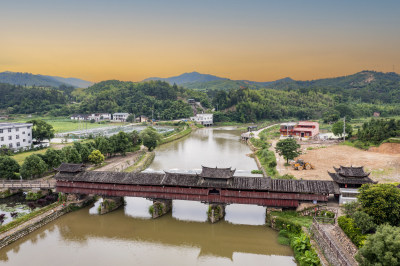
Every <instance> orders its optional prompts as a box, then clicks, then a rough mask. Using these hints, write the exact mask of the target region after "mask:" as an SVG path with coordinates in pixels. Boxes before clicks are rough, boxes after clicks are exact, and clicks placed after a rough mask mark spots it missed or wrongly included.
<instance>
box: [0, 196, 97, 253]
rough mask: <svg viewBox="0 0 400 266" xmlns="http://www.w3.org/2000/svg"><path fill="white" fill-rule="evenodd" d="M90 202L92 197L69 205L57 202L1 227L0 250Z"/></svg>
mask: <svg viewBox="0 0 400 266" xmlns="http://www.w3.org/2000/svg"><path fill="white" fill-rule="evenodd" d="M90 202H92V198H91V197H86V198H85V199H82V200H78V201H72V202H69V203H68V204H66V203H64V202H55V203H53V204H50V205H48V206H46V207H43V208H41V209H39V210H37V211H34V212H32V213H29V214H27V215H24V216H22V217H21V218H18V219H16V220H14V221H12V222H10V223H8V224H7V225H5V226H2V227H0V232H1V233H0V249H1V248H3V247H5V246H7V245H9V244H11V243H12V242H14V241H16V240H18V239H20V238H22V237H24V236H25V235H27V234H29V233H31V232H33V231H35V230H37V229H39V228H40V227H42V226H44V225H46V224H48V223H50V222H52V221H54V220H55V219H57V218H58V217H60V216H62V215H64V214H66V213H68V212H70V211H72V210H76V209H80V208H82V207H84V206H86V205H87V204H88V203H90Z"/></svg>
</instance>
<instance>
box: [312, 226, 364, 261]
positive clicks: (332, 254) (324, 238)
mask: <svg viewBox="0 0 400 266" xmlns="http://www.w3.org/2000/svg"><path fill="white" fill-rule="evenodd" d="M311 232H312V235H313V239H314V240H315V241H316V242H317V244H318V246H319V247H320V248H321V250H322V251H323V252H324V255H325V258H326V259H327V260H328V261H329V263H330V264H331V265H337V266H339V265H340V266H342V265H343V266H351V265H358V264H357V263H356V262H355V261H354V260H349V259H347V258H346V257H345V255H344V254H343V253H342V252H341V251H340V249H339V247H337V246H336V244H335V242H334V241H332V239H330V237H329V236H328V234H326V233H325V232H324V230H322V229H321V228H320V227H319V226H318V224H317V223H313V225H312V226H311Z"/></svg>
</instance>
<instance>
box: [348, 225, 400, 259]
mask: <svg viewBox="0 0 400 266" xmlns="http://www.w3.org/2000/svg"><path fill="white" fill-rule="evenodd" d="M355 259H356V260H357V261H358V262H359V263H360V265H361V266H370V265H382V266H396V265H397V266H398V265H400V228H399V227H394V226H390V225H386V224H385V225H381V226H379V227H378V229H377V231H376V233H375V234H372V235H369V236H368V238H367V239H366V241H365V244H364V246H363V247H361V248H360V249H359V251H358V253H357V254H356V256H355Z"/></svg>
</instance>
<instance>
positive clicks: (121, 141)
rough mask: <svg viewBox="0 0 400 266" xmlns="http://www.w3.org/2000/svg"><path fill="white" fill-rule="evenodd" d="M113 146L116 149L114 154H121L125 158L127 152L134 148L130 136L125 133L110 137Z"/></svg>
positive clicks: (121, 132)
mask: <svg viewBox="0 0 400 266" xmlns="http://www.w3.org/2000/svg"><path fill="white" fill-rule="evenodd" d="M110 141H111V143H112V146H113V147H114V153H120V154H122V155H123V156H125V154H126V152H127V151H128V150H129V149H131V148H132V142H131V141H130V139H129V135H128V134H127V133H125V132H123V131H120V132H118V134H116V135H113V136H111V137H110Z"/></svg>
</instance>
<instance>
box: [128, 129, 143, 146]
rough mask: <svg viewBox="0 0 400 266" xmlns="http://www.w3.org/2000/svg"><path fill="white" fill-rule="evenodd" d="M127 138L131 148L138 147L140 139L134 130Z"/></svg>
mask: <svg viewBox="0 0 400 266" xmlns="http://www.w3.org/2000/svg"><path fill="white" fill-rule="evenodd" d="M129 137H130V139H131V141H132V145H133V146H136V145H140V143H141V139H140V136H139V132H137V131H136V130H134V131H132V132H131V133H129Z"/></svg>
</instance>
